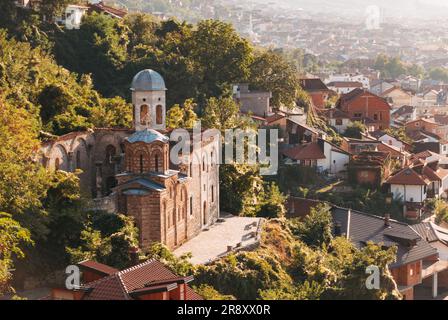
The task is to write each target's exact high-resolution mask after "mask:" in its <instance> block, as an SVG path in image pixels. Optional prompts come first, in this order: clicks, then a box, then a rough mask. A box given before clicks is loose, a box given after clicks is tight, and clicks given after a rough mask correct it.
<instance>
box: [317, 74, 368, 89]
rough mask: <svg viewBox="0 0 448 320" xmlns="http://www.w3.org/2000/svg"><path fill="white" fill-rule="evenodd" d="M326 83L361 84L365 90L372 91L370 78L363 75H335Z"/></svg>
mask: <svg viewBox="0 0 448 320" xmlns="http://www.w3.org/2000/svg"><path fill="white" fill-rule="evenodd" d="M325 82H326V83H330V82H359V83H361V85H362V88H363V89H367V90H369V89H370V79H369V77H367V76H365V75H363V74H359V73H358V74H349V73H346V74H333V75H330V76H329V77H328V79H327V80H326V81H325Z"/></svg>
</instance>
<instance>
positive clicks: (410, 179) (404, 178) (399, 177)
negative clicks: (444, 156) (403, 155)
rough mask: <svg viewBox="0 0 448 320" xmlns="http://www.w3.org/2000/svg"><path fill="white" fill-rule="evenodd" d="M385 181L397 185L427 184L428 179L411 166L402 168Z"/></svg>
mask: <svg viewBox="0 0 448 320" xmlns="http://www.w3.org/2000/svg"><path fill="white" fill-rule="evenodd" d="M386 183H389V184H398V185H417V186H422V185H423V186H424V185H428V184H429V183H430V181H429V180H428V178H427V177H426V176H423V175H421V174H419V173H417V172H416V171H415V170H414V169H413V168H409V167H408V168H404V169H403V170H401V171H400V172H398V173H397V174H395V175H393V176H392V177H390V178H389V179H388V180H387V181H386Z"/></svg>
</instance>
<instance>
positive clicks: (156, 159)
mask: <svg viewBox="0 0 448 320" xmlns="http://www.w3.org/2000/svg"><path fill="white" fill-rule="evenodd" d="M154 162H155V166H156V172H159V155H158V154H156V155H155V156H154Z"/></svg>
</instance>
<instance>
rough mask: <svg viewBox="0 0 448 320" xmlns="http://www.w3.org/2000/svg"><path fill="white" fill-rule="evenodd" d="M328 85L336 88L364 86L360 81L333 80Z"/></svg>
mask: <svg viewBox="0 0 448 320" xmlns="http://www.w3.org/2000/svg"><path fill="white" fill-rule="evenodd" d="M327 86H328V87H335V88H362V83H361V82H358V81H333V82H330V83H327Z"/></svg>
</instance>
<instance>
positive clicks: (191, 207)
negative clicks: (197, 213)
mask: <svg viewBox="0 0 448 320" xmlns="http://www.w3.org/2000/svg"><path fill="white" fill-rule="evenodd" d="M192 215H193V197H190V216H192Z"/></svg>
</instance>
